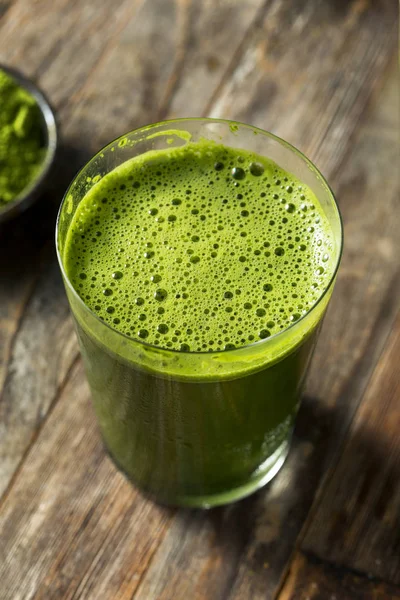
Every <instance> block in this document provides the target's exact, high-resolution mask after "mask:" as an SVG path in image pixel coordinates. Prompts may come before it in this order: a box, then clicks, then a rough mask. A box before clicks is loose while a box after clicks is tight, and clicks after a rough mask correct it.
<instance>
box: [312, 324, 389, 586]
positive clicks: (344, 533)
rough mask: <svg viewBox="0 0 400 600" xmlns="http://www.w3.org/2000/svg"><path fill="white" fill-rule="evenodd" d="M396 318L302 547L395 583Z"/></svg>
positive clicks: (325, 557) (330, 559) (322, 556)
mask: <svg viewBox="0 0 400 600" xmlns="http://www.w3.org/2000/svg"><path fill="white" fill-rule="evenodd" d="M399 356H400V316H399V317H398V319H397V321H396V323H395V325H394V327H393V330H392V332H391V335H390V338H389V340H388V342H387V344H386V346H385V350H384V352H383V355H382V356H381V358H380V359H379V363H378V365H377V367H376V369H375V371H374V374H373V376H372V378H371V381H370V382H369V383H368V388H367V390H366V393H365V397H364V399H363V402H362V404H361V406H360V409H359V410H358V412H357V414H356V417H355V419H354V421H353V423H352V427H351V430H350V433H349V439H348V441H347V443H346V446H345V448H344V450H343V453H342V454H341V457H340V460H339V462H338V464H337V466H336V468H335V470H334V472H333V476H332V477H331V479H330V481H329V484H328V485H327V486H326V488H325V490H324V494H323V496H322V498H321V500H320V503H319V506H318V510H317V511H316V513H315V514H314V515H313V519H312V522H311V524H310V527H309V529H308V530H307V533H306V537H305V540H304V542H303V545H302V546H303V547H304V548H305V549H306V550H309V551H312V552H314V553H316V554H318V556H320V557H321V558H324V559H327V560H329V561H332V562H335V563H338V564H344V565H346V566H348V567H351V568H354V569H358V570H363V571H364V572H367V573H368V574H371V575H374V576H377V577H381V578H382V579H385V580H386V581H390V582H393V583H396V584H398V583H400V554H399V548H400V537H399V533H400V515H399V511H398V507H399V503H400V441H399V430H400V411H399V399H400V370H399V367H398V360H399Z"/></svg>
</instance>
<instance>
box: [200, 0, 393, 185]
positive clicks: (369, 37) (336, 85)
mask: <svg viewBox="0 0 400 600" xmlns="http://www.w3.org/2000/svg"><path fill="white" fill-rule="evenodd" d="M396 42H397V7H396V4H395V2H393V1H392V0H377V1H374V2H369V1H368V0H353V1H346V2H343V1H340V0H339V1H338V0H336V1H332V2H327V1H326V0H314V1H313V2H309V1H308V0H300V1H298V2H296V10H293V4H292V3H291V2H281V1H280V0H272V1H271V2H268V3H267V5H266V10H265V13H264V14H263V15H262V17H261V18H260V19H259V20H258V23H257V28H256V30H255V32H254V34H253V36H252V38H251V40H250V41H249V43H248V45H247V47H246V49H245V52H244V55H243V57H242V58H241V60H240V61H237V64H235V65H234V67H235V68H234V70H233V72H232V74H231V76H230V77H229V78H228V79H227V81H226V83H225V85H223V86H222V88H221V89H220V90H219V94H218V97H217V98H215V101H214V103H213V105H212V106H210V107H209V110H208V112H209V114H210V116H213V117H221V116H223V117H225V118H230V119H237V120H239V121H242V122H245V123H252V124H253V125H258V126H259V127H261V128H263V129H267V130H269V131H272V132H273V133H275V134H276V135H278V136H280V137H282V138H283V139H286V140H288V141H289V142H291V143H292V144H293V145H295V146H297V147H298V148H300V149H301V150H304V151H305V152H306V154H307V156H309V158H311V160H313V161H315V163H316V164H317V166H318V167H319V168H320V170H321V171H322V173H323V174H324V175H325V176H326V177H329V178H330V177H331V176H332V174H333V173H334V172H335V170H336V169H337V168H338V166H339V164H340V163H341V162H342V159H343V155H344V153H345V152H346V147H347V145H348V142H349V137H350V136H351V134H352V132H353V131H354V130H355V128H356V127H357V125H358V122H359V119H360V117H361V115H362V114H363V111H364V109H365V107H366V104H367V102H368V99H369V96H370V91H371V90H372V89H374V88H375V87H376V86H377V83H378V81H377V77H378V78H379V74H380V73H381V72H382V70H383V69H384V68H385V65H386V64H387V62H388V60H389V59H390V58H391V56H392V54H393V52H394V51H395V45H396Z"/></svg>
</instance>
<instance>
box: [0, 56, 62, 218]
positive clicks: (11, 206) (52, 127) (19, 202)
mask: <svg viewBox="0 0 400 600" xmlns="http://www.w3.org/2000/svg"><path fill="white" fill-rule="evenodd" d="M0 70H2V71H4V72H5V73H7V74H8V75H10V76H11V77H12V78H13V79H14V80H15V81H16V82H17V84H18V85H20V86H21V87H23V88H24V89H25V90H27V91H28V92H29V93H30V94H31V95H32V96H33V97H34V98H35V100H36V102H37V104H38V106H39V110H40V112H41V114H42V117H43V122H44V129H45V131H46V134H47V135H46V145H45V149H46V156H45V158H44V161H43V164H42V168H41V169H40V171H39V173H38V175H37V176H36V177H35V178H34V179H33V180H32V181H31V183H30V184H29V185H28V186H27V187H26V188H25V189H23V190H22V191H21V192H20V194H18V195H17V196H16V198H14V200H11V201H10V202H8V203H7V204H6V205H5V206H4V207H3V208H0V224H1V223H4V222H5V221H8V220H9V219H11V218H13V217H16V216H17V215H19V214H21V213H22V212H24V211H25V210H26V209H27V208H29V207H30V206H31V205H32V204H33V203H34V202H35V201H36V200H37V199H38V198H39V196H40V194H41V193H42V192H43V190H44V188H45V186H46V182H47V179H48V176H49V174H50V171H51V169H52V167H53V166H54V162H55V158H56V152H57V146H58V137H59V135H58V125H57V121H56V117H55V114H54V111H53V109H52V107H51V105H50V102H49V101H48V99H47V97H46V95H45V94H44V93H43V92H42V90H41V89H39V88H38V86H37V85H36V84H35V83H34V82H33V81H32V80H31V79H29V78H28V77H26V76H25V75H23V74H22V73H21V72H20V71H19V70H17V69H15V68H14V67H10V66H7V65H3V64H2V63H0Z"/></svg>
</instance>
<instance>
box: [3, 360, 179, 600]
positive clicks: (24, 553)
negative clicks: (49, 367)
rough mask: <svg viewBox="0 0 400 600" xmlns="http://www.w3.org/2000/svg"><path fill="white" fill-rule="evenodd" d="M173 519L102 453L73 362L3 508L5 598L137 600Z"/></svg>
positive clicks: (79, 369) (82, 381)
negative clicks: (139, 587) (135, 596)
mask: <svg viewBox="0 0 400 600" xmlns="http://www.w3.org/2000/svg"><path fill="white" fill-rule="evenodd" d="M171 514H172V513H171V511H170V510H167V509H162V508H160V507H157V506H156V505H155V504H153V503H152V502H150V501H146V500H144V499H143V498H142V497H140V496H139V494H138V492H137V491H136V490H135V488H133V487H132V486H131V485H130V484H129V483H128V482H127V481H126V480H125V479H124V477H123V476H122V475H121V474H120V473H118V472H117V470H116V469H115V468H114V467H113V466H112V464H111V462H110V461H109V460H108V458H107V457H106V456H105V454H104V451H103V447H102V443H101V441H100V439H99V436H98V433H97V429H96V425H95V420H94V417H93V414H92V409H91V406H90V403H89V391H88V388H87V384H86V380H85V377H84V374H83V370H82V367H81V365H80V364H79V365H77V366H75V367H74V369H73V372H72V373H71V377H70V379H69V381H68V384H67V385H66V387H65V388H64V390H63V393H62V395H61V397H60V401H59V402H58V403H57V405H56V406H55V408H54V410H53V411H52V413H51V416H50V417H49V420H48V422H47V424H46V427H45V428H44V429H43V430H42V431H41V433H40V435H39V437H38V439H37V442H36V444H35V447H34V448H33V449H32V451H31V452H30V453H29V455H28V456H27V458H26V461H25V463H24V466H23V468H22V470H21V471H20V473H19V477H18V479H17V480H16V481H15V484H14V486H13V488H12V490H11V491H10V493H9V494H8V496H7V498H6V500H5V502H4V504H3V506H2V510H1V513H0V580H1V598H2V600H7V599H10V600H19V599H21V600H30V598H35V599H39V598H40V599H44V598H46V599H51V600H55V599H57V598H60V599H61V598H62V599H63V600H66V599H70V598H71V599H72V598H75V599H76V598H80V599H82V598H102V599H106V598H113V599H114V598H131V597H132V593H133V591H134V590H135V588H136V586H137V585H138V582H139V581H140V577H141V574H142V573H143V571H144V570H145V569H146V566H147V563H148V561H149V560H150V559H151V556H152V554H153V552H154V550H155V548H156V546H157V545H158V544H159V542H160V540H161V539H162V535H163V531H164V529H165V526H166V524H167V523H168V521H169V519H170V517H171Z"/></svg>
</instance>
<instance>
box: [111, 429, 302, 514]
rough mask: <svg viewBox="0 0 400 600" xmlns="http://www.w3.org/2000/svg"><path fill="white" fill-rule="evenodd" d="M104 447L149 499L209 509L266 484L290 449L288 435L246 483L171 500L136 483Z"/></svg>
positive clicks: (166, 504)
mask: <svg viewBox="0 0 400 600" xmlns="http://www.w3.org/2000/svg"><path fill="white" fill-rule="evenodd" d="M104 449H105V451H106V453H107V454H108V456H109V458H110V459H111V461H112V462H113V463H114V464H115V466H116V467H117V468H118V469H119V470H120V471H122V473H123V474H124V475H125V477H126V478H127V479H128V480H129V481H130V482H131V483H132V484H133V485H135V486H136V487H137V488H138V490H139V491H140V492H141V494H142V495H143V496H145V497H146V498H149V499H150V500H153V501H154V502H157V503H158V504H161V505H163V506H171V507H183V508H203V509H209V508H214V507H216V506H223V505H225V504H232V503H233V502H237V501H238V500H242V498H246V497H247V496H250V495H251V494H254V492H256V491H257V490H259V489H261V488H262V487H263V486H264V485H267V483H269V482H270V481H271V479H273V478H274V477H275V475H276V474H277V473H278V472H279V471H280V469H281V467H282V466H283V463H284V462H285V460H286V457H287V455H288V453H289V449H290V437H289V439H286V440H285V441H284V442H282V444H281V445H280V446H279V447H278V448H277V449H276V450H275V452H274V453H273V454H271V456H269V457H268V458H267V459H266V460H265V461H264V462H263V463H262V464H261V465H260V466H259V467H258V469H257V470H256V471H254V473H253V475H252V477H251V479H250V481H248V482H247V483H245V484H243V485H240V486H238V487H236V488H233V489H231V490H227V491H225V492H220V493H218V494H211V495H208V496H175V498H174V499H173V500H172V499H171V500H170V499H165V498H162V497H160V496H158V495H157V494H154V493H152V492H150V491H148V490H146V489H143V487H141V486H140V485H138V484H137V483H136V482H135V480H134V479H133V478H132V477H130V476H129V474H128V473H127V472H126V471H125V469H123V468H122V467H121V465H120V464H119V463H118V461H117V460H116V459H115V458H114V456H113V455H112V454H111V452H110V451H109V449H108V448H107V445H106V444H104Z"/></svg>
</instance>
